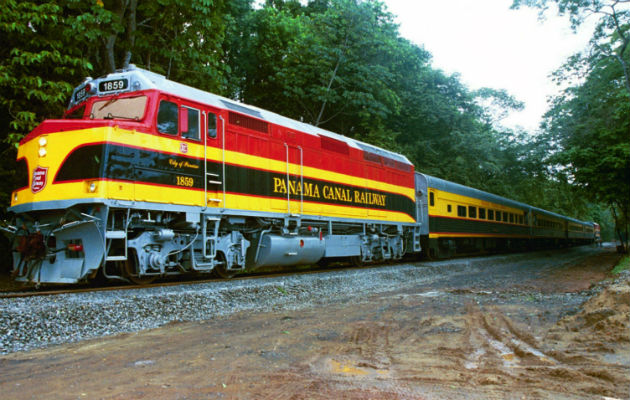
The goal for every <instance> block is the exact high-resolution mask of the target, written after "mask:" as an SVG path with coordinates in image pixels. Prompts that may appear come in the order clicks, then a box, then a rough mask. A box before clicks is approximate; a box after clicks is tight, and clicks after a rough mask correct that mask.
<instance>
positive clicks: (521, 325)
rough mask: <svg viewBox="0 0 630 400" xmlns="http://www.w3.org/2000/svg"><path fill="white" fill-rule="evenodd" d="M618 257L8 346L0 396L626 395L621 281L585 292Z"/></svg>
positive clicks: (629, 290)
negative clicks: (44, 345)
mask: <svg viewBox="0 0 630 400" xmlns="http://www.w3.org/2000/svg"><path fill="white" fill-rule="evenodd" d="M617 258H618V257H617V255H616V254H614V253H612V252H610V251H600V250H592V251H586V252H581V253H579V252H578V253H572V254H571V255H570V256H567V258H566V259H563V260H564V261H561V262H560V261H558V257H556V256H554V257H553V262H549V263H546V262H542V261H540V260H538V261H536V262H531V263H529V262H526V261H523V262H520V263H512V264H510V265H505V266H497V268H495V269H493V270H492V271H490V273H489V271H488V270H487V269H475V270H473V271H471V273H470V274H459V275H457V276H454V277H448V276H445V277H442V278H440V279H437V280H436V281H433V282H425V283H423V284H419V285H417V286H416V287H414V288H412V289H409V288H407V289H405V290H403V291H391V292H388V293H365V295H363V296H353V297H349V298H347V299H345V301H342V302H333V303H329V302H326V301H325V299H322V302H321V306H319V307H309V308H307V309H301V310H298V311H286V310H281V311H277V312H264V313H261V312H252V311H248V312H241V313H237V314H233V315H230V316H226V317H220V318H216V319H212V320H209V321H204V322H200V323H199V322H197V323H192V322H186V323H174V324H169V325H167V326H164V327H162V328H159V329H154V330H150V331H143V332H139V333H135V334H125V335H119V336H115V337H108V338H103V339H98V340H89V341H84V342H80V343H76V344H70V345H60V346H54V347H51V348H48V349H43V350H35V351H31V352H20V353H12V354H8V355H4V356H0V371H1V372H2V373H1V374H0V398H6V399H22V398H24V399H31V398H34V399H53V398H54V399H464V398H465V399H471V398H472V399H486V398H498V399H503V398H508V399H521V398H525V399H531V398H543V399H545V398H550V399H551V398H553V399H563V398H567V399H576V398H577V399H581V398H585V399H593V398H595V399H603V398H605V396H606V397H612V398H619V399H627V398H629V397H630V393H629V388H630V378H629V377H630V337H629V332H630V329H629V328H630V327H629V315H630V310H629V308H630V280H629V278H628V275H625V278H617V279H616V280H615V281H614V282H613V281H612V280H611V279H608V281H605V282H607V283H605V284H603V285H602V286H601V287H600V288H599V289H597V288H595V289H593V288H592V285H593V284H595V283H596V282H599V281H602V280H603V279H605V278H607V277H608V275H607V274H608V272H609V271H610V270H611V269H612V266H613V265H614V264H615V262H616V260H617ZM543 259H544V255H543ZM561 259H562V258H561ZM419 268H421V266H420V267H419ZM585 300H586V302H585Z"/></svg>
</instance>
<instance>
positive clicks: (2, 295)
mask: <svg viewBox="0 0 630 400" xmlns="http://www.w3.org/2000/svg"><path fill="white" fill-rule="evenodd" d="M404 262H405V261H402V263H404ZM407 262H409V261H407ZM390 265H391V264H386V263H384V264H369V265H365V266H353V265H347V266H343V267H336V268H331V267H320V268H311V269H308V270H303V271H295V270H292V271H278V272H273V271H272V272H263V273H252V274H247V275H240V276H236V277H233V278H231V279H224V278H210V279H188V280H178V281H164V282H156V283H149V284H144V285H138V284H124V285H116V286H87V285H86V286H84V287H69V288H57V289H48V290H40V289H36V288H29V290H27V291H24V290H21V291H18V290H13V291H0V299H12V298H21V297H37V296H54V295H60V294H71V293H90V292H108V291H114V290H133V289H150V288H155V287H169V286H179V285H191V284H192V285H198V284H199V285H200V284H204V283H212V282H226V281H240V280H249V279H257V278H263V277H267V276H273V277H281V276H287V275H305V274H316V273H324V272H330V271H339V270H346V271H350V270H354V269H364V268H379V267H385V266H390Z"/></svg>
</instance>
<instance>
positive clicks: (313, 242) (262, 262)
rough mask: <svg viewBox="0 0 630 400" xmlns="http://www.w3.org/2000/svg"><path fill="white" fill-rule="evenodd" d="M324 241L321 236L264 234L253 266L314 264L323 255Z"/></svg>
mask: <svg viewBox="0 0 630 400" xmlns="http://www.w3.org/2000/svg"><path fill="white" fill-rule="evenodd" d="M325 243H326V241H325V240H324V239H323V238H321V239H320V238H319V237H313V236H280V235H269V234H268V235H264V236H263V237H262V239H261V241H260V244H259V247H258V251H257V254H256V259H255V267H256V268H259V267H266V266H272V265H274V266H275V265H277V266H287V265H305V264H314V263H316V262H317V261H319V260H320V259H321V258H322V257H323V256H324V252H325V249H326V245H325Z"/></svg>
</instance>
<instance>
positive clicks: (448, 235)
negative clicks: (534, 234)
mask: <svg viewBox="0 0 630 400" xmlns="http://www.w3.org/2000/svg"><path fill="white" fill-rule="evenodd" d="M443 237H446V238H458V237H478V238H487V237H512V238H528V237H529V235H508V234H504V233H429V239H439V238H443Z"/></svg>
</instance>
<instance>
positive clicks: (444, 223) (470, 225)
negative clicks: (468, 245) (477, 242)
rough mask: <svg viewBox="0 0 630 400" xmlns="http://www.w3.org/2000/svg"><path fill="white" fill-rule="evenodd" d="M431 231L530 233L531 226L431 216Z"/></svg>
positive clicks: (500, 233) (497, 233)
mask: <svg viewBox="0 0 630 400" xmlns="http://www.w3.org/2000/svg"><path fill="white" fill-rule="evenodd" d="M429 232H430V233H470V234H486V235H487V234H490V235H492V234H496V235H529V227H528V226H523V225H510V224H501V223H497V222H492V221H485V220H471V219H460V218H447V217H439V216H429Z"/></svg>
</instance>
